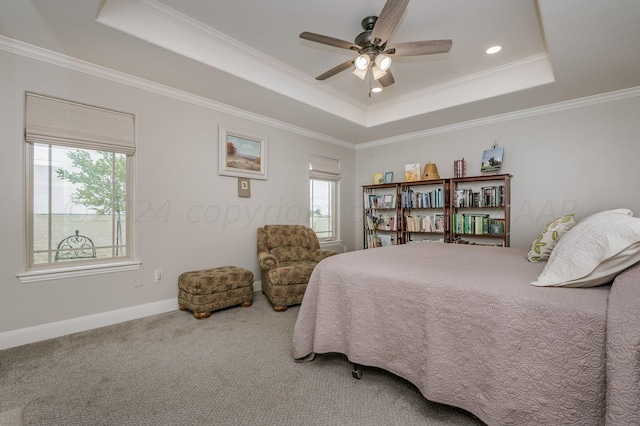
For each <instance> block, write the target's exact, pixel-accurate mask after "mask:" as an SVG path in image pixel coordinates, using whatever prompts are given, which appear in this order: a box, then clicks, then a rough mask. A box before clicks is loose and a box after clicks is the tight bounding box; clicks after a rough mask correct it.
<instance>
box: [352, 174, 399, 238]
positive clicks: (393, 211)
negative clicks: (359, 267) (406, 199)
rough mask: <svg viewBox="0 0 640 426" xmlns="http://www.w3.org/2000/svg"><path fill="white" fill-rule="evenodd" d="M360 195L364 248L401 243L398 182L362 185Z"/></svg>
mask: <svg viewBox="0 0 640 426" xmlns="http://www.w3.org/2000/svg"><path fill="white" fill-rule="evenodd" d="M362 196H363V205H364V208H363V216H362V219H363V229H364V248H365V249H367V248H374V247H384V246H387V245H397V244H402V216H401V214H400V209H399V203H400V184H399V183H382V184H379V185H364V186H363V187H362Z"/></svg>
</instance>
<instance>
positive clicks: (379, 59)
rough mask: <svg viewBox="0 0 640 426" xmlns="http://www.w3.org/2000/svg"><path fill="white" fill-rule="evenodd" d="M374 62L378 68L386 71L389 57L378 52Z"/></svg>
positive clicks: (389, 64)
mask: <svg viewBox="0 0 640 426" xmlns="http://www.w3.org/2000/svg"><path fill="white" fill-rule="evenodd" d="M375 62H376V65H377V66H378V68H380V69H381V70H382V71H387V70H388V69H389V67H390V66H391V57H389V56H387V55H385V54H384V53H380V54H379V55H378V56H376V60H375Z"/></svg>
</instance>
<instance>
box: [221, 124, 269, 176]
mask: <svg viewBox="0 0 640 426" xmlns="http://www.w3.org/2000/svg"><path fill="white" fill-rule="evenodd" d="M218 145H219V160H220V163H219V169H218V174H220V175H224V176H236V177H243V178H248V179H262V180H267V138H266V137H262V136H255V135H250V134H248V133H245V132H240V131H237V130H231V129H227V128H225V127H222V126H220V139H219V141H218Z"/></svg>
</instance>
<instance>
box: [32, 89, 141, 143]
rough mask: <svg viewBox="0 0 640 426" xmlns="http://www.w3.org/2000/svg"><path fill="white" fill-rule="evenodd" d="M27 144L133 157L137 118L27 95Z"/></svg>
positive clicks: (59, 100)
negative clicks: (101, 151) (82, 149)
mask: <svg viewBox="0 0 640 426" xmlns="http://www.w3.org/2000/svg"><path fill="white" fill-rule="evenodd" d="M25 121H26V141H27V142H28V143H48V144H51V145H63V146H67V147H72V148H84V149H93V150H97V151H100V150H107V151H111V152H116V153H121V154H126V155H133V153H134V152H135V132H134V117H133V115H131V114H125V113H121V112H117V111H111V110H107V109H103V108H97V107H93V106H88V105H83V104H78V103H75V102H69V101H64V100H61V99H55V98H50V97H47V96H42V95H36V94H33V93H27V96H26V111H25Z"/></svg>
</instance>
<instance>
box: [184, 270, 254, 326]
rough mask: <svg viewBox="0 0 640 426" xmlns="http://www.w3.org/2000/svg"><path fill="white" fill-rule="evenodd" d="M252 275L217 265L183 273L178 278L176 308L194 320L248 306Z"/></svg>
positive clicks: (251, 292) (245, 271) (251, 289)
mask: <svg viewBox="0 0 640 426" xmlns="http://www.w3.org/2000/svg"><path fill="white" fill-rule="evenodd" d="M252 303H253V272H251V271H248V270H246V269H242V268H239V267H237V266H221V267H219V268H212V269H203V270H200V271H191V272H185V273H183V274H181V275H180V277H179V278H178V305H179V306H180V310H181V311H186V310H189V311H191V312H193V316H194V317H196V318H197V319H203V318H208V317H210V316H211V312H212V311H216V310H218V309H222V308H228V307H229V306H236V305H240V306H243V307H246V306H251V304H252Z"/></svg>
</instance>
